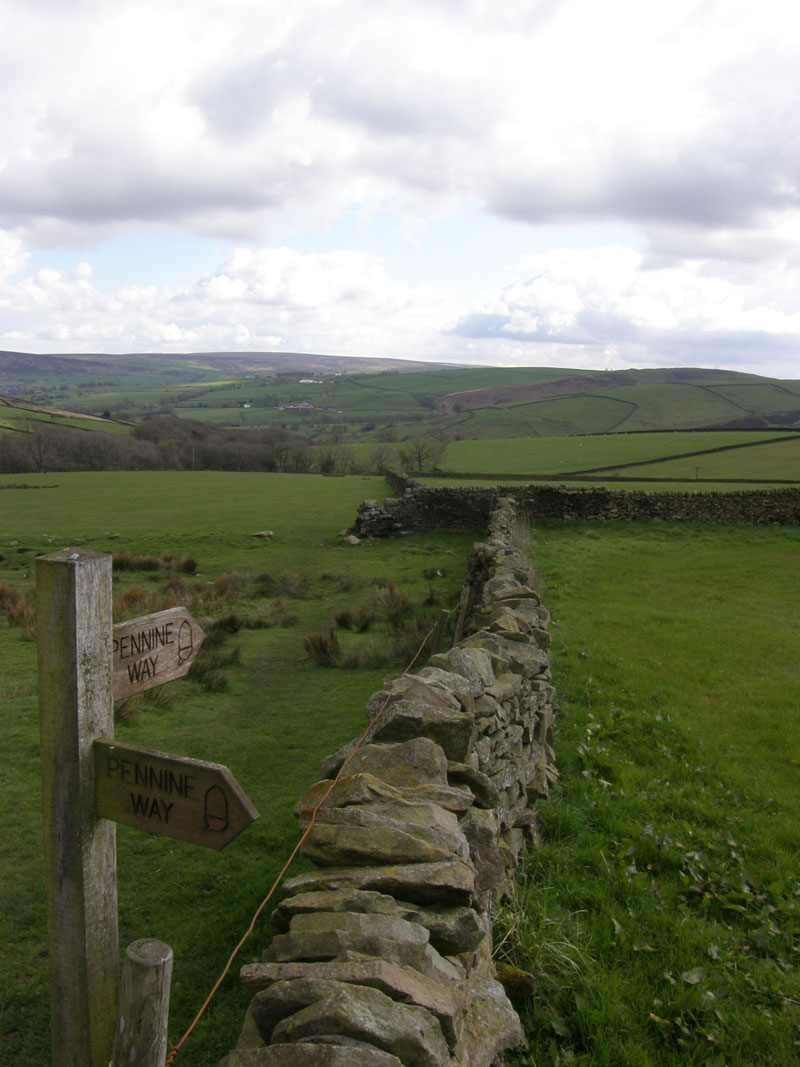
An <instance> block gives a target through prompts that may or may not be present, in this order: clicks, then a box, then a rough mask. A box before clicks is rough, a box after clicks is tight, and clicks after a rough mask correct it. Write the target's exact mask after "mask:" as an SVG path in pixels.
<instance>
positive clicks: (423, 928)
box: [223, 499, 556, 1067]
mask: <svg viewBox="0 0 800 1067" xmlns="http://www.w3.org/2000/svg"><path fill="white" fill-rule="evenodd" d="M515 533H516V513H515V508H514V505H513V502H512V501H511V500H508V499H506V500H502V501H500V502H499V504H498V506H497V508H496V509H495V510H494V512H493V514H492V516H491V519H490V522H489V529H488V536H487V538H486V540H485V541H484V542H482V543H479V544H476V545H475V546H474V548H473V551H472V554H471V557H470V560H469V565H468V573H467V576H466V580H465V583H464V587H463V592H462V596H461V602H460V605H459V610H458V618H457V622H456V627H457V640H456V642H455V643H454V644H453V646H452V647H451V648H450V649H449V650H448V651H446V652H443V653H439V654H437V655H434V656H433V657H431V659H430V661H429V663H428V665H427V666H426V667H424V668H423V669H422V670H420V671H418V672H417V673H416V674H413V675H404V676H401V677H398V678H394V679H392V680H388V681H387V683H386V688H385V689H384V690H383V691H381V692H379V693H376V694H375V695H374V696H373V697H372V698H371V700H370V701H369V703H368V705H367V716H368V720H369V723H370V725H369V728H368V732H367V735H366V737H365V741H364V743H362V744H360V745H358V746H357V745H356V743H355V742H353V743H350V744H348V745H346V746H345V747H344V748H343V749H342V750H340V751H339V752H337V753H335V754H334V755H332V756H330V757H328V758H327V759H326V760H324V761H323V764H322V767H321V776H322V780H321V781H320V782H318V783H317V784H316V785H314V786H312V788H311V789H310V790H309V791H308V793H307V794H306V795H305V796H304V797H303V798H302V799H301V800H300V802H299V803H298V805H297V807H296V809H295V810H296V814H297V817H298V819H299V821H300V824H301V825H302V826H307V825H308V823H309V821H312V822H313V826H312V829H311V832H310V834H309V836H308V838H307V839H306V842H305V845H304V852H305V855H306V857H307V858H308V859H310V860H311V861H312V862H313V863H314V864H315V869H314V870H313V871H311V872H309V873H305V874H300V875H297V876H296V877H294V878H292V879H290V880H289V881H288V882H287V883H285V886H284V888H285V890H286V892H287V896H286V898H285V899H284V900H283V901H282V903H281V904H280V905H279V907H278V908H277V910H276V911H275V913H274V916H273V927H274V931H275V934H274V938H273V940H272V944H271V945H270V947H269V949H268V950H267V951H266V953H265V954H264V957H263V960H262V962H260V963H255V964H251V965H248V966H245V967H244V968H243V970H242V980H243V982H244V983H245V985H246V987H247V989H248V990H249V991H250V992H251V993H252V996H253V999H252V1002H251V1004H250V1008H249V1010H248V1014H247V1019H246V1022H245V1026H244V1029H243V1031H242V1036H241V1038H240V1041H239V1044H238V1046H237V1048H236V1049H235V1050H234V1051H233V1052H231V1053H230V1054H229V1055H228V1056H227V1057H226V1058H225V1060H224V1061H223V1065H224V1067H279V1065H281V1067H283V1065H287V1067H288V1065H291V1067H340V1065H341V1067H345V1065H346V1067H401V1065H405V1067H490V1065H491V1064H494V1063H497V1062H499V1058H500V1056H501V1054H502V1052H503V1050H505V1049H507V1048H511V1047H514V1046H517V1045H520V1044H522V1043H524V1035H523V1032H522V1027H521V1025H520V1021H519V1018H518V1016H517V1014H516V1012H515V1011H514V1009H513V1007H512V1005H511V1003H510V1001H509V1000H508V998H507V996H506V994H505V992H504V990H503V987H502V986H501V985H500V983H499V982H498V981H497V979H496V976H495V969H494V965H493V963H492V906H493V903H494V901H495V900H496V899H497V897H498V895H499V894H502V892H503V890H504V887H506V886H508V885H509V882H510V880H511V879H513V875H514V870H515V868H516V865H517V863H518V861H519V858H520V856H521V854H522V853H523V851H524V849H525V848H526V846H527V845H529V844H531V843H535V842H536V840H537V831H536V810H535V806H536V803H537V801H538V800H539V799H540V798H542V797H546V796H547V794H548V790H549V786H550V783H551V781H552V780H553V778H554V777H555V775H556V771H555V767H554V756H553V747H552V745H553V717H554V709H555V691H554V689H553V686H552V684H551V675H550V667H549V658H548V646H549V643H550V636H549V633H548V629H547V625H548V621H549V616H548V612H547V611H546V609H545V608H544V607H543V606H542V605H541V603H540V600H539V596H538V595H537V593H536V591H535V590H534V588H533V587H532V579H531V569H530V566H529V564H528V561H527V559H526V557H525V555H524V552H523V551H522V550H521V549H520V548H519V547H517V546H516V543H515ZM337 775H338V778H337ZM334 779H336V782H335V785H333V789H332V791H331V792H330V794H329V795H328V797H327V799H326V800H325V801H324V804H323V806H322V808H321V809H320V811H319V812H318V814H317V816H316V818H315V819H313V818H312V812H313V811H314V809H315V808H316V806H317V805H318V804H319V803H320V801H321V800H322V798H323V797H324V796H325V793H326V791H327V790H328V789H329V787H330V786H331V785H332V782H333V781H334Z"/></svg>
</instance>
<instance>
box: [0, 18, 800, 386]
mask: <svg viewBox="0 0 800 1067" xmlns="http://www.w3.org/2000/svg"><path fill="white" fill-rule="evenodd" d="M0 19H1V20H2V21H1V22H0V25H2V27H3V32H2V35H0V349H12V350H20V351H29V352H39V353H55V352H137V351H139V352H140V351H148V352H165V353H169V352H191V351H235V352H238V351H260V350H279V351H290V352H294V351H296V352H318V353H331V354H339V355H354V356H385V357H393V358H400V359H412V360H436V361H445V362H452V363H462V364H465V363H469V364H472V363H476V364H496V365H503V366H559V367H581V368H603V369H612V370H613V369H621V368H626V367H658V366H702V367H725V368H729V369H732V370H741V371H751V372H754V373H758V374H766V375H771V376H775V377H783V378H795V379H798V378H800V5H798V4H797V3H796V0H758V2H756V0H668V2H666V0H603V2H602V3H599V2H598V0H419V2H418V0H335V2H334V0H292V2H291V3H288V2H287V0H226V2H225V3H224V4H223V3H221V2H220V0H191V2H189V0H135V2H132V0H0Z"/></svg>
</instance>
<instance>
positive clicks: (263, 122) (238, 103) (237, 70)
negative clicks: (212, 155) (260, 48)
mask: <svg viewBox="0 0 800 1067" xmlns="http://www.w3.org/2000/svg"><path fill="white" fill-rule="evenodd" d="M300 89H301V84H300V78H299V77H298V71H297V69H296V65H294V64H292V63H291V62H290V59H289V57H288V56H287V55H285V54H276V53H274V52H273V53H268V54H264V55H262V56H259V57H257V58H256V59H253V60H250V61H249V62H247V63H236V64H235V65H233V66H231V67H230V68H228V69H226V70H224V71H223V72H221V73H218V74H216V75H215V76H213V77H209V78H207V79H203V81H202V82H198V83H195V85H193V86H192V88H191V89H190V92H189V99H190V100H191V101H192V102H193V103H194V104H195V106H196V107H198V108H199V110H200V111H201V112H202V113H203V116H204V117H205V119H206V121H207V122H208V124H209V126H210V127H211V129H212V130H213V132H214V134H215V135H216V136H217V137H220V138H222V139H227V138H242V137H249V136H251V135H252V134H254V133H255V132H256V131H257V130H258V129H262V128H265V127H267V126H268V125H269V123H270V121H271V119H272V117H273V115H274V112H275V109H276V108H277V107H278V106H279V105H280V104H281V103H283V102H284V101H285V100H287V99H288V98H290V97H291V96H292V95H293V94H294V93H296V92H298V91H300Z"/></svg>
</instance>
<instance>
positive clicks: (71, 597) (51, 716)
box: [36, 549, 119, 1067]
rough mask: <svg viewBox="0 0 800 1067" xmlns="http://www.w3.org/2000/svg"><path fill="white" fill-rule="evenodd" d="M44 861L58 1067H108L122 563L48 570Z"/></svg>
mask: <svg viewBox="0 0 800 1067" xmlns="http://www.w3.org/2000/svg"><path fill="white" fill-rule="evenodd" d="M36 587H37V626H38V641H39V710H40V724H41V751H42V795H43V801H44V856H45V869H46V878H47V907H48V941H49V950H50V1019H51V1024H50V1025H51V1033H52V1040H53V1064H54V1065H55V1067H108V1062H109V1060H110V1058H111V1052H112V1048H113V1042H114V1027H115V1023H116V1017H117V989H118V985H119V936H118V932H117V868H116V839H115V826H114V823H113V822H110V821H108V820H106V819H98V818H97V817H96V816H95V786H94V760H93V755H92V742H93V741H94V739H95V738H96V737H106V738H111V737H113V736H114V705H113V696H112V693H113V690H112V659H111V557H110V556H107V555H100V554H99V553H96V552H77V551H73V550H70V549H65V550H63V551H61V552H55V553H53V554H52V555H48V556H41V557H39V559H38V560H37V561H36Z"/></svg>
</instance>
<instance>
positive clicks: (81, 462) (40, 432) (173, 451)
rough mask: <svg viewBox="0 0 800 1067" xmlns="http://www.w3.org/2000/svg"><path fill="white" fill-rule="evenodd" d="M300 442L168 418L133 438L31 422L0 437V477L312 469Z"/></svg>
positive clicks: (275, 433) (269, 432)
mask: <svg viewBox="0 0 800 1067" xmlns="http://www.w3.org/2000/svg"><path fill="white" fill-rule="evenodd" d="M313 463H314V457H313V453H312V451H311V448H310V446H309V444H308V442H307V441H305V440H304V439H303V438H302V437H298V436H296V435H294V434H290V433H288V432H286V431H284V430H280V429H277V430H276V429H264V430H248V431H246V432H243V431H241V430H225V429H218V428H216V427H209V426H207V425H204V424H202V423H197V422H190V421H188V420H185V419H177V418H172V417H170V416H157V417H154V418H152V419H147V420H145V421H144V422H143V423H141V424H140V425H138V426H137V427H136V428H135V429H134V432H133V434H131V435H126V436H116V435H113V434H107V433H103V432H102V431H100V430H91V431H87V430H77V429H72V428H68V427H64V426H57V425H52V424H46V423H42V422H29V423H28V424H27V425H25V426H23V428H22V429H21V430H20V431H18V432H15V433H0V473H3V474H11V473H14V474H24V473H33V472H40V473H41V472H46V471H87V470H88V471H91V470H232V471H293V472H298V473H303V472H305V471H309V470H311V468H312V466H313Z"/></svg>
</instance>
